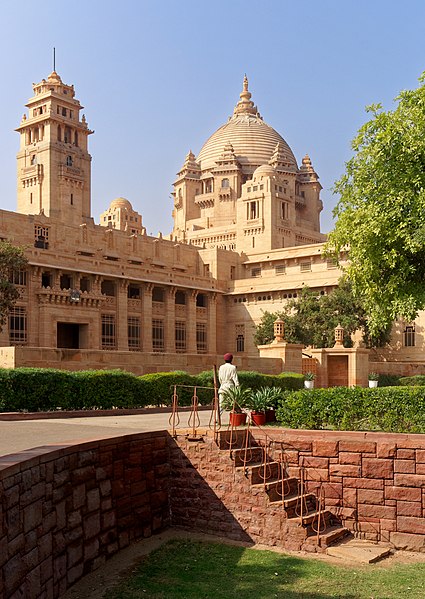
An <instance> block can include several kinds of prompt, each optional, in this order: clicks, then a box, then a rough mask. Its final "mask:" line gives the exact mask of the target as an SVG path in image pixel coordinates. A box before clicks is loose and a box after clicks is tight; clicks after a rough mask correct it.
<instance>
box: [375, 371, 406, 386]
mask: <svg viewBox="0 0 425 599" xmlns="http://www.w3.org/2000/svg"><path fill="white" fill-rule="evenodd" d="M400 384H401V385H403V384H405V383H400V377H399V376H398V375H397V374H380V375H379V386H380V387H395V386H397V385H400Z"/></svg>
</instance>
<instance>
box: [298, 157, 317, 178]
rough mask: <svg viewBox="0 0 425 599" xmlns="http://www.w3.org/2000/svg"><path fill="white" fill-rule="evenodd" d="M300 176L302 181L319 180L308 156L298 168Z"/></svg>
mask: <svg viewBox="0 0 425 599" xmlns="http://www.w3.org/2000/svg"><path fill="white" fill-rule="evenodd" d="M300 176H301V178H302V179H303V180H304V181H318V179H319V177H318V176H317V173H316V171H315V170H314V168H313V165H312V163H311V158H310V156H309V155H308V154H306V155H305V156H304V158H303V160H302V164H301V166H300Z"/></svg>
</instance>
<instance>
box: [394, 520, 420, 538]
mask: <svg viewBox="0 0 425 599" xmlns="http://www.w3.org/2000/svg"><path fill="white" fill-rule="evenodd" d="M397 532H408V533H413V534H418V535H425V519H424V518H414V517H410V516H397Z"/></svg>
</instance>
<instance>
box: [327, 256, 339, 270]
mask: <svg viewBox="0 0 425 599" xmlns="http://www.w3.org/2000/svg"><path fill="white" fill-rule="evenodd" d="M326 268H327V269H328V270H333V269H334V268H338V265H337V263H336V260H335V258H328V259H327V260H326Z"/></svg>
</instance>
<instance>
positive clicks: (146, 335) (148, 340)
mask: <svg viewBox="0 0 425 599" xmlns="http://www.w3.org/2000/svg"><path fill="white" fill-rule="evenodd" d="M152 289H153V284H152V283H145V285H144V286H143V287H142V295H143V297H142V347H143V351H145V352H152Z"/></svg>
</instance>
